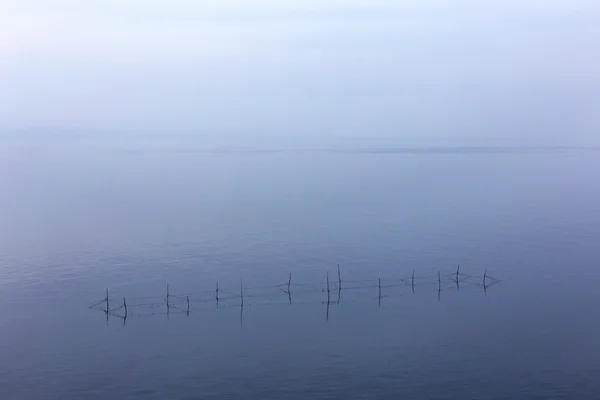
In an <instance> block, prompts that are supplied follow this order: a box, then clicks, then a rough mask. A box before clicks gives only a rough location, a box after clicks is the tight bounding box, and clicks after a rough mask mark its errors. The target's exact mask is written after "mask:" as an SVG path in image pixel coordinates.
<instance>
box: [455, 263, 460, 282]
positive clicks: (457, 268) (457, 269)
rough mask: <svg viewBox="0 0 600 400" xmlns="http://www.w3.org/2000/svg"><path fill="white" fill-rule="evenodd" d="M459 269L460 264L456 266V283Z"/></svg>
mask: <svg viewBox="0 0 600 400" xmlns="http://www.w3.org/2000/svg"><path fill="white" fill-rule="evenodd" d="M459 271H460V264H459V265H458V267H456V283H458V272H459Z"/></svg>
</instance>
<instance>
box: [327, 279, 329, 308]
mask: <svg viewBox="0 0 600 400" xmlns="http://www.w3.org/2000/svg"><path fill="white" fill-rule="evenodd" d="M327 303H329V271H327Z"/></svg>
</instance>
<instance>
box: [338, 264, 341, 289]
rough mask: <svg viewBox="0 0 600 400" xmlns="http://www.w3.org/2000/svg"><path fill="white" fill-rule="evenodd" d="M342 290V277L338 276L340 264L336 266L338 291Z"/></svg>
mask: <svg viewBox="0 0 600 400" xmlns="http://www.w3.org/2000/svg"><path fill="white" fill-rule="evenodd" d="M339 290H342V275H341V274H340V264H338V291H339Z"/></svg>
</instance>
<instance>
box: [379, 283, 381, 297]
mask: <svg viewBox="0 0 600 400" xmlns="http://www.w3.org/2000/svg"><path fill="white" fill-rule="evenodd" d="M379 301H380V302H381V278H379Z"/></svg>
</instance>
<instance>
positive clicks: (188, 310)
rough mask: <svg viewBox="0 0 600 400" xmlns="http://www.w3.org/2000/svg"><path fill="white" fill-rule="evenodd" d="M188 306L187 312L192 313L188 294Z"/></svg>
mask: <svg viewBox="0 0 600 400" xmlns="http://www.w3.org/2000/svg"><path fill="white" fill-rule="evenodd" d="M187 306H188V308H187V312H188V314H189V313H190V296H187Z"/></svg>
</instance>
